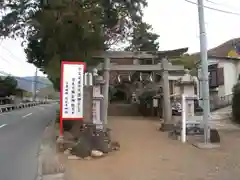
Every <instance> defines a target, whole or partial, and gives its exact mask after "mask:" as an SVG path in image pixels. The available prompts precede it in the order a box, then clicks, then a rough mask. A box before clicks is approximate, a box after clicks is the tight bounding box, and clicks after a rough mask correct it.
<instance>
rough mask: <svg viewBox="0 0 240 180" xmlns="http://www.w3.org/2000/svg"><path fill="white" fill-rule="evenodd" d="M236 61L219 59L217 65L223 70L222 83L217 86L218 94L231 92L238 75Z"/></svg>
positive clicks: (222, 94)
mask: <svg viewBox="0 0 240 180" xmlns="http://www.w3.org/2000/svg"><path fill="white" fill-rule="evenodd" d="M237 62H238V61H234V60H220V61H219V64H218V67H222V68H223V71H224V85H223V86H221V87H219V95H220V96H224V95H229V94H232V88H233V86H234V85H235V84H236V82H237V77H238V70H237V66H236V65H237Z"/></svg>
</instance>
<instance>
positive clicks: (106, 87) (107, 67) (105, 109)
mask: <svg viewBox="0 0 240 180" xmlns="http://www.w3.org/2000/svg"><path fill="white" fill-rule="evenodd" d="M103 70H104V81H105V84H104V87H103V96H104V99H103V109H102V111H103V112H102V113H103V121H104V125H105V126H106V125H107V123H108V103H109V100H108V96H109V93H108V92H109V79H110V73H109V71H110V59H109V58H105V59H104V69H103Z"/></svg>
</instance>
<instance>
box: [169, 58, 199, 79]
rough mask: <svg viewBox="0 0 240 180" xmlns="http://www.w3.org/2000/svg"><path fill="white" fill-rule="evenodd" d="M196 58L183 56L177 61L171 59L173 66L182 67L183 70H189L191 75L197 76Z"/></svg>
mask: <svg viewBox="0 0 240 180" xmlns="http://www.w3.org/2000/svg"><path fill="white" fill-rule="evenodd" d="M197 60H198V58H197V57H196V56H195V55H189V54H184V55H183V56H181V57H180V58H178V59H172V60H171V62H172V64H173V65H183V66H184V68H185V69H189V70H190V72H191V74H192V75H197V68H196V63H197Z"/></svg>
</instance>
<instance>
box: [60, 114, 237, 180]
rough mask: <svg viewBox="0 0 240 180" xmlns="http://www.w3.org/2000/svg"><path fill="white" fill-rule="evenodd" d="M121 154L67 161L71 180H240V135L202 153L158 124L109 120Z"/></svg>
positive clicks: (130, 119)
mask: <svg viewBox="0 0 240 180" xmlns="http://www.w3.org/2000/svg"><path fill="white" fill-rule="evenodd" d="M109 123H110V127H111V128H112V130H113V137H114V139H116V140H118V141H119V142H120V144H121V150H120V151H118V152H114V153H112V154H110V155H109V156H107V157H105V158H102V159H97V160H90V161H87V160H66V159H65V163H66V166H67V176H68V180H79V179H80V180H81V179H82V180H96V179H97V180H239V177H240V153H239V152H240V132H236V131H235V132H231V133H230V132H228V133H221V137H222V144H221V148H219V149H215V150H200V149H197V148H195V147H193V146H191V145H190V144H185V145H183V144H181V143H180V142H179V141H174V140H171V139H169V138H168V137H167V134H166V133H162V132H159V131H157V130H156V129H157V121H149V120H147V119H144V118H141V117H109Z"/></svg>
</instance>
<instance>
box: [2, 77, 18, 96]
mask: <svg viewBox="0 0 240 180" xmlns="http://www.w3.org/2000/svg"><path fill="white" fill-rule="evenodd" d="M17 86H18V82H17V80H16V79H15V78H14V77H12V76H7V77H1V78H0V96H1V97H6V96H10V95H15V94H16V92H17Z"/></svg>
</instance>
